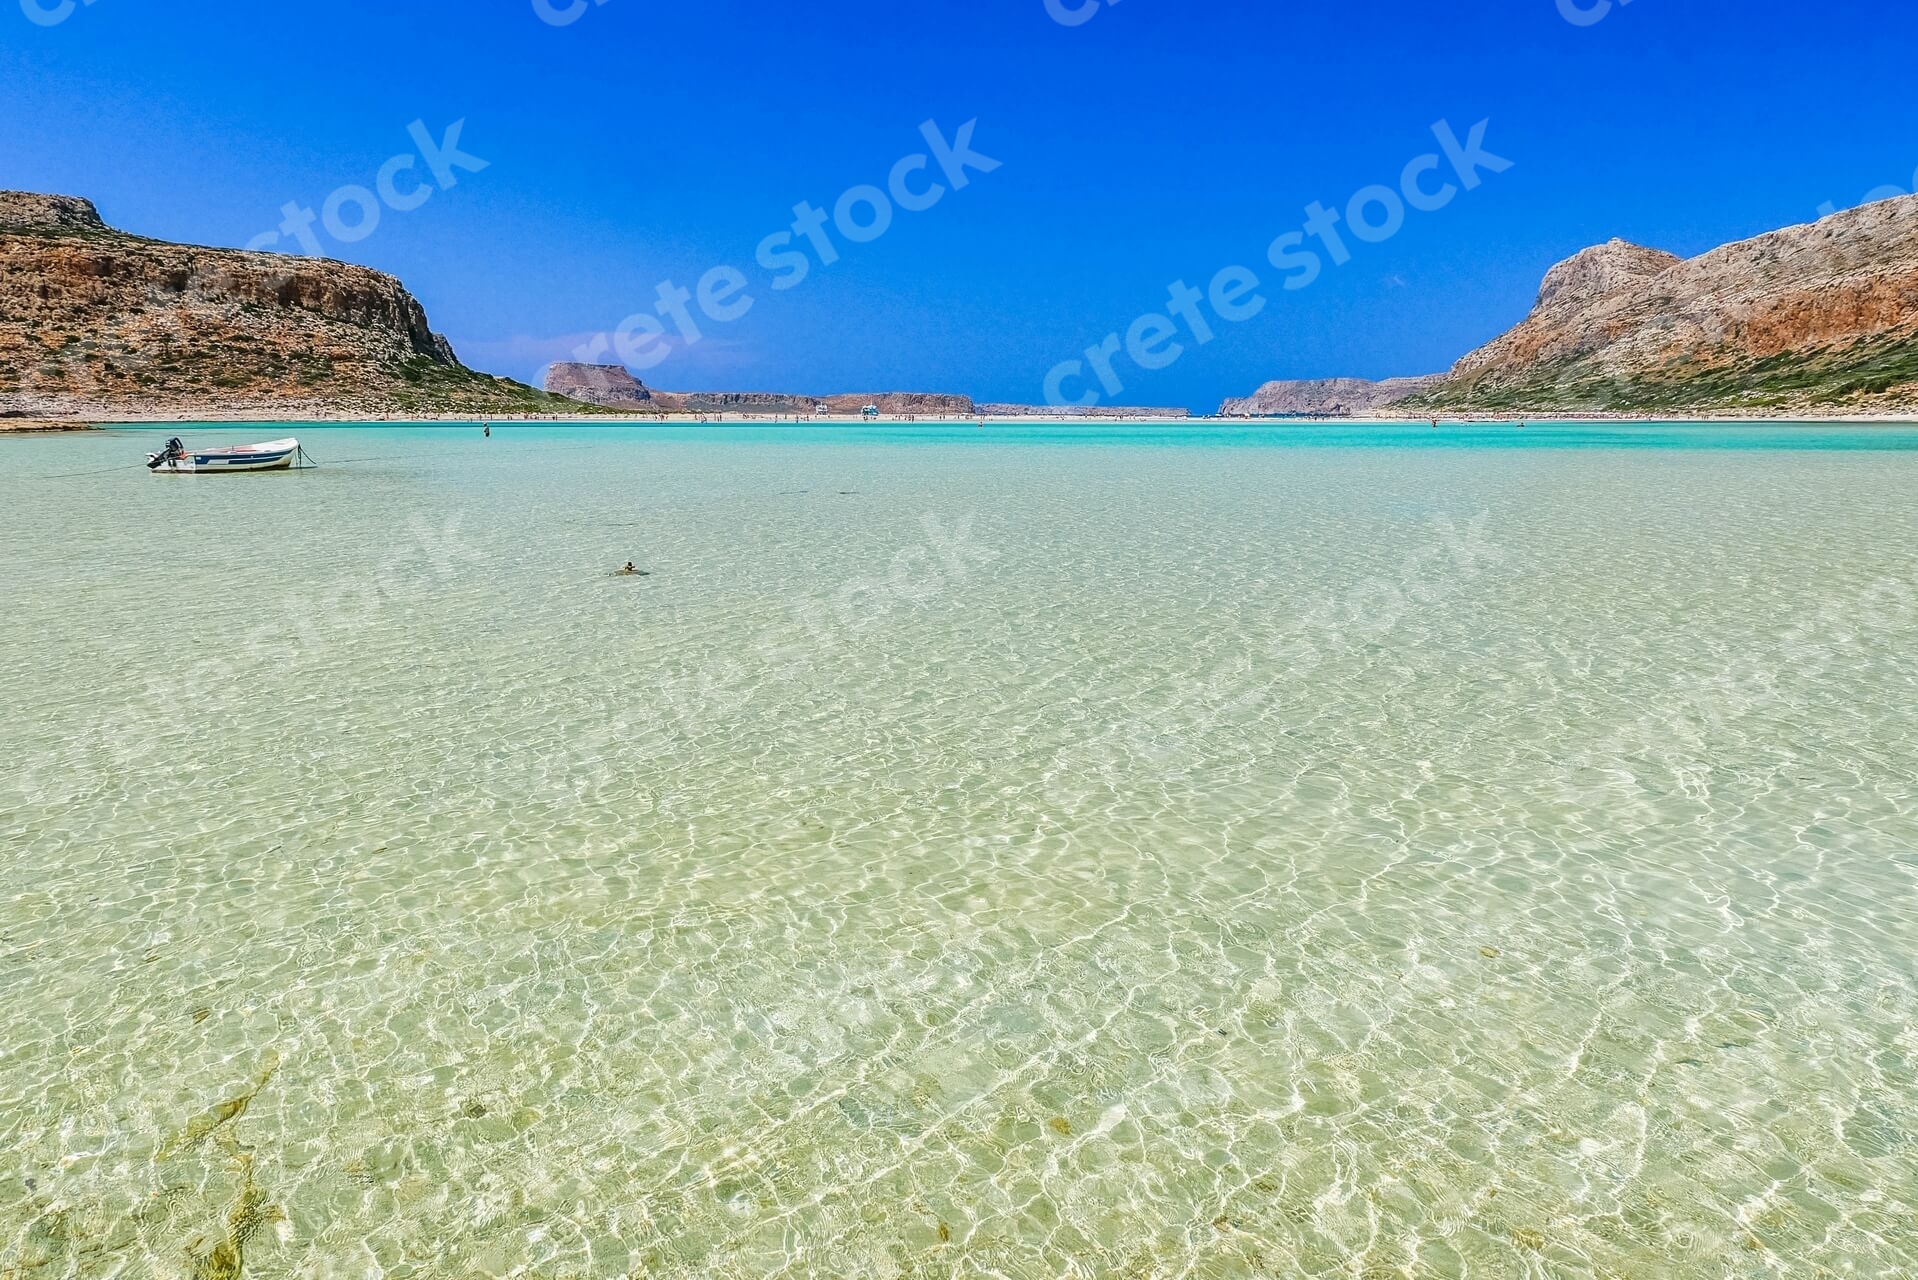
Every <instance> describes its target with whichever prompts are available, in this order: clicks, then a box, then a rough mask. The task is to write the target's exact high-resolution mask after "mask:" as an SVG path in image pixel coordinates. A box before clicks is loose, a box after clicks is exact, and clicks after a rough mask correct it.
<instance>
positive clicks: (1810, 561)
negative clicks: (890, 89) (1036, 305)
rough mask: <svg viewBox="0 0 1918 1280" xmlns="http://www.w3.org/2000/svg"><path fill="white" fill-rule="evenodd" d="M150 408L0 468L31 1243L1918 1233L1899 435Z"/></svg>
mask: <svg viewBox="0 0 1918 1280" xmlns="http://www.w3.org/2000/svg"><path fill="white" fill-rule="evenodd" d="M176 430H177V431H179V433H180V434H184V435H187V436H188V438H189V440H190V441H192V442H204V443H237V442H244V441H247V440H250V439H254V438H266V437H267V436H271V435H279V434H284V432H282V431H280V430H278V429H267V430H265V431H264V432H263V431H262V429H260V428H245V427H241V428H232V427H220V428H196V429H193V430H182V429H176ZM172 433H173V432H167V431H159V432H128V433H113V434H108V435H102V436H97V437H86V438H78V437H68V438H35V439H0V539H3V540H4V541H3V542H0V546H4V550H5V558H4V562H3V563H4V566H5V568H4V577H3V578H0V638H4V659H3V660H0V707H4V708H5V713H4V715H3V716H0V762H4V771H3V772H0V848H4V853H3V854H0V1275H5V1276H7V1277H9V1280H11V1278H12V1277H16V1276H19V1277H32V1278H34V1280H39V1278H40V1277H55V1276H74V1277H78V1276H128V1277H133V1276H182V1277H184V1276H195V1277H206V1276H233V1275H237V1274H244V1275H246V1276H249V1277H256V1276H257V1277H336V1276H337V1277H347V1276H352V1277H363V1276H382V1275H383V1276H388V1277H400V1276H408V1277H462V1278H464V1277H475V1276H507V1275H518V1276H541V1277H561V1276H578V1277H614V1276H626V1275H629V1274H630V1275H640V1274H645V1275H666V1276H701V1277H712V1276H757V1275H768V1274H776V1273H784V1274H793V1275H816V1276H854V1275H858V1276H893V1275H906V1274H913V1275H1003V1276H1031V1277H1058V1276H1067V1275H1084V1276H1092V1275H1098V1276H1106V1275H1112V1276H1179V1275H1191V1276H1208V1277H1210V1276H1296V1275H1341V1276H1368V1277H1372V1276H1401V1275H1413V1276H1468V1275H1469V1276H1475V1277H1476V1276H1625V1275H1630V1276H1713V1277H1718V1276H1773V1275H1780V1276H1782V1275H1793V1276H1796V1275H1821V1274H1834V1275H1845V1276H1887V1277H1889V1276H1907V1275H1910V1274H1912V1273H1913V1271H1914V1270H1918V1079H1915V1078H1914V1065H1918V986H1915V981H1918V980H1915V979H1914V972H1913V956H1914V954H1918V897H1914V888H1918V883H1915V882H1918V853H1915V852H1914V837H1915V836H1918V798H1915V797H1914V787H1915V786H1918V781H1915V780H1918V669H1915V668H1914V663H1913V661H1912V657H1911V655H1912V652H1913V642H1914V639H1918V565H1915V564H1914V547H1918V541H1915V540H1914V539H1915V535H1918V433H1913V432H1909V431H1902V430H1893V429H1863V428H1859V429H1850V428H1815V429H1805V428H1774V427H1762V428H1761V427H1752V428H1745V427H1712V428H1676V427H1672V428H1667V427H1642V428H1618V427H1590V426H1579V427H1563V428H1539V427H1530V428H1526V429H1525V430H1523V431H1521V430H1519V429H1517V428H1509V427H1505V428H1482V429H1476V430H1446V431H1433V430H1431V429H1430V428H1414V427H1392V428H1364V427H1354V426H1349V425H1346V426H1315V427H1280V428H1250V427H1248V428H1221V427H1216V426H1206V427H1202V428H1177V429H1173V428H1155V427H1129V428H1076V427H1075V428H1053V427H1034V428H1030V429H1020V430H1011V429H1002V428H996V427H995V428H989V429H986V430H983V431H982V430H978V429H976V428H973V427H970V426H962V425H957V424H950V425H941V426H931V427H917V428H905V427H873V428H860V429H835V430H831V431H825V430H819V431H815V430H811V429H794V428H783V429H746V428H712V429H707V430H693V429H663V430H662V429H608V428H574V429H559V428H551V429H543V428H542V429H534V428H524V427H514V426H508V427H503V428H499V429H496V431H495V434H494V437H493V439H491V440H490V441H487V440H482V439H481V438H480V437H479V434H478V432H477V431H474V430H468V429H461V430H450V429H447V430H425V429H415V430H402V429H394V428H382V429H377V430H374V429H366V430H360V429H302V430H301V431H300V434H301V436H302V438H303V439H304V440H305V442H306V444H307V445H308V447H309V448H310V449H311V450H312V451H313V452H314V453H315V454H317V455H318V456H319V457H320V458H321V459H322V460H323V461H326V462H328V463H330V464H332V465H329V466H326V467H323V468H322V469H320V470H318V471H314V472H310V473H305V474H297V475H265V476H245V477H153V476H148V475H146V474H145V473H144V472H143V471H142V470H140V469H139V468H138V467H137V466H135V467H130V468H129V467H125V466H123V464H125V463H127V462H129V461H132V462H137V460H138V458H139V456H140V455H141V454H142V453H143V452H144V451H145V450H146V449H148V448H151V447H156V446H157V443H158V441H159V440H160V439H161V438H162V437H164V436H165V435H167V434H172ZM349 460H351V461H349ZM114 467H119V468H121V469H118V470H104V469H106V468H114ZM81 472H96V473H97V474H88V475H76V474H73V473H81ZM628 559H633V560H636V561H637V562H638V563H639V565H640V566H641V567H642V568H645V569H648V570H650V571H651V576H649V577H637V578H615V577H612V576H610V575H609V571H610V570H612V569H614V568H616V567H617V566H618V565H620V564H621V563H623V562H624V561H626V560H628Z"/></svg>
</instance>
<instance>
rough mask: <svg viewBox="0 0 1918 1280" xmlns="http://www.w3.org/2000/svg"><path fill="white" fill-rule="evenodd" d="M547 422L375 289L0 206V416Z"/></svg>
mask: <svg viewBox="0 0 1918 1280" xmlns="http://www.w3.org/2000/svg"><path fill="white" fill-rule="evenodd" d="M554 407H556V406H554V405H553V403H552V402H551V401H550V400H549V399H548V398H547V397H545V396H542V395H541V394H540V393H538V392H535V391H534V390H533V389H532V388H531V387H527V386H524V385H522V384H519V383H516V382H510V381H507V380H506V379H503V378H493V377H488V376H487V375H485V374H480V373H475V372H474V371H473V370H471V369H468V368H466V367H465V366H464V365H462V364H461V363H460V362H459V359H458V357H456V356H455V355H454V354H453V349H452V347H451V346H450V345H448V344H447V341H446V339H445V338H443V337H441V336H439V335H438V334H436V333H434V332H433V331H432V328H431V327H430V326H429V325H428V323H427V319H426V313H425V311H424V310H423V309H422V308H421V306H420V304H419V302H418V301H417V300H415V299H414V297H413V296H412V295H411V294H409V293H408V292H407V291H406V289H405V288H404V287H403V286H402V285H401V284H400V282H399V281H397V280H395V279H394V278H393V277H391V276H388V275H383V274H381V273H380V272H377V271H373V270H370V269H368V268H366V267H358V266H352V265H350V264H347V263H342V262H333V261H329V260H324V259H315V258H294V257H287V256H283V255H280V254H267V253H246V252H242V251H239V250H234V249H210V248H200V247H197V246H192V245H181V244H170V243H166V242H164V241H159V240H147V239H143V238H141V237H138V236H133V235H128V234H126V233H124V232H120V231H116V230H114V229H113V228H111V227H109V226H107V225H106V224H105V223H104V222H103V221H101V218H100V215H99V213H98V212H97V211H96V210H95V209H94V207H93V205H92V204H91V203H90V202H88V201H86V200H80V199H76V198H73V197H70V196H45V195H33V194H28V193H24V192H0V413H15V414H25V415H35V416H41V417H68V416H87V415H102V416H138V415H149V414H150V415H161V414H177V413H184V414H195V413H206V412H215V413H224V414H230V413H232V412H233V411H235V410H242V411H258V412H260V413H262V414H270V415H274V416H285V415H287V414H289V413H298V412H314V413H363V414H384V413H408V412H438V411H453V412H464V411H475V412H487V411H494V412H512V411H526V410H542V409H551V408H554ZM575 407H576V406H575Z"/></svg>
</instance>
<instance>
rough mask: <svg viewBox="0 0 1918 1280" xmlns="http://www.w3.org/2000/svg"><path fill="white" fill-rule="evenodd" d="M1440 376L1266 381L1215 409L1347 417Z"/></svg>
mask: <svg viewBox="0 0 1918 1280" xmlns="http://www.w3.org/2000/svg"><path fill="white" fill-rule="evenodd" d="M1442 376H1443V375H1437V374H1435V375H1433V376H1431V377H1425V378H1387V379H1385V380H1384V381H1383V382H1371V381H1368V380H1366V379H1364V378H1318V379H1313V380H1306V381H1296V382H1284V381H1281V382H1268V383H1266V384H1265V385H1264V386H1262V387H1260V388H1259V389H1258V390H1257V391H1255V392H1253V393H1252V394H1251V395H1249V396H1247V397H1245V398H1244V399H1242V400H1227V401H1226V402H1225V403H1224V404H1223V405H1221V406H1220V407H1219V416H1220V417H1224V418H1258V417H1272V416H1286V415H1292V416H1301V417H1306V416H1314V417H1329V418H1349V417H1351V416H1352V415H1354V414H1360V413H1372V412H1374V411H1376V410H1379V409H1383V408H1385V407H1386V406H1388V405H1393V404H1397V403H1398V402H1399V401H1401V400H1404V399H1406V398H1407V397H1408V396H1412V395H1416V394H1417V393H1419V392H1421V391H1426V390H1429V389H1430V388H1431V387H1433V386H1434V385H1436V384H1437V383H1438V381H1439V379H1440V378H1441V377H1442Z"/></svg>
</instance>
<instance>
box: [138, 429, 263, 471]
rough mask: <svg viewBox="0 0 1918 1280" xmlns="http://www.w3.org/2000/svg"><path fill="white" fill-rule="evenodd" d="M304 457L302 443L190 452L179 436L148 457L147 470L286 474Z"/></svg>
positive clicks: (242, 446)
mask: <svg viewBox="0 0 1918 1280" xmlns="http://www.w3.org/2000/svg"><path fill="white" fill-rule="evenodd" d="M299 453H300V442H299V441H298V440H292V439H288V440H269V441H267V442H266V443H265V444H242V445H234V446H232V447H231V448H226V449H189V448H187V447H186V446H185V445H183V444H181V443H180V438H179V437H178V436H175V437H174V438H173V439H171V440H169V441H167V442H166V448H164V449H162V450H161V451H160V452H158V453H149V454H148V455H147V470H149V471H152V472H155V473H156V474H163V475H187V474H196V473H205V472H215V471H285V470H287V469H289V468H290V467H292V465H293V459H294V458H296V457H298V456H299Z"/></svg>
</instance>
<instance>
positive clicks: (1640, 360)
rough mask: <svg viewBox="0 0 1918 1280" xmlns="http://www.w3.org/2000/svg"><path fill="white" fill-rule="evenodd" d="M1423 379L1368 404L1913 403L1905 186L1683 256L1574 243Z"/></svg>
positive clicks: (1570, 407)
mask: <svg viewBox="0 0 1918 1280" xmlns="http://www.w3.org/2000/svg"><path fill="white" fill-rule="evenodd" d="M1426 381H1427V385H1425V386H1422V387H1416V388H1414V389H1413V390H1411V391H1410V392H1408V393H1407V394H1404V395H1400V396H1396V397H1395V398H1393V399H1392V400H1391V401H1389V402H1387V403H1386V404H1384V405H1381V406H1377V407H1381V408H1384V409H1386V411H1388V412H1391V413H1398V414H1404V415H1407V416H1415V415H1418V414H1421V413H1425V412H1428V411H1438V412H1480V411H1483V412H1505V413H1526V414H1545V413H1578V412H1632V413H1662V412H1673V413H1718V412H1722V413H1767V414H1808V415H1817V414H1832V413H1847V412H1850V413H1865V412H1909V411H1912V410H1914V409H1918V196H1905V197H1902V198H1899V199H1896V200H1886V201H1883V202H1881V203H1878V204H1869V205H1864V206H1862V207H1860V208H1857V209H1851V210H1847V211H1845V212H1843V213H1838V214H1834V215H1832V216H1831V217H1828V218H1825V219H1824V220H1823V221H1820V222H1817V223H1812V224H1810V225H1806V226H1797V227H1787V228H1785V229H1784V230H1782V231H1773V232H1769V233H1767V234H1765V235H1762V236H1757V237H1755V238H1753V239H1750V240H1742V241H1739V242H1737V243H1735V244H1729V245H1725V246H1723V247H1722V248H1718V249H1714V250H1712V251H1711V252H1709V253H1706V254H1703V255H1701V256H1699V257H1696V258H1691V259H1681V258H1678V257H1676V256H1674V255H1672V254H1669V253H1664V252H1661V251H1659V250H1656V249H1646V248H1642V247H1640V246H1638V245H1632V244H1627V243H1625V242H1624V241H1622V240H1613V241H1611V242H1610V243H1609V244H1603V245H1598V246H1595V247H1593V248H1590V249H1586V250H1585V251H1583V252H1582V253H1579V254H1576V255H1575V256H1573V257H1571V258H1568V259H1567V260H1566V261H1564V262H1561V263H1559V264H1558V265H1557V266H1555V267H1553V268H1552V269H1551V270H1550V271H1549V272H1547V273H1546V276H1545V280H1544V283H1543V284H1542V286H1541V287H1540V289H1539V294H1538V299H1537V301H1536V303H1535V304H1534V305H1533V307H1532V311H1531V314H1530V315H1528V316H1527V317H1526V318H1525V319H1524V321H1523V322H1521V323H1520V324H1519V325H1518V326H1517V327H1515V328H1513V329H1511V330H1510V331H1509V332H1507V333H1505V334H1503V335H1501V336H1500V337H1498V338H1496V339H1494V340H1493V341H1492V342H1490V343H1487V344H1486V345H1485V346H1483V347H1480V348H1479V349H1478V350H1476V351H1473V352H1472V353H1470V354H1469V355H1467V356H1465V357H1464V358H1463V359H1461V360H1460V361H1459V362H1458V363H1457V364H1456V365H1454V366H1453V367H1452V371H1451V372H1450V373H1449V374H1446V375H1443V376H1442V377H1438V378H1435V379H1430V380H1426ZM1319 385H1329V384H1272V386H1276V387H1279V388H1281V390H1282V391H1283V389H1284V388H1286V387H1291V388H1294V389H1295V390H1294V391H1293V392H1291V393H1286V394H1281V393H1278V392H1275V394H1274V395H1273V396H1272V397H1270V398H1267V397H1266V391H1267V390H1271V389H1272V387H1271V386H1269V387H1268V388H1264V389H1261V392H1260V393H1259V395H1257V396H1254V397H1252V398H1251V400H1248V401H1227V402H1226V407H1225V409H1224V412H1227V413H1231V412H1234V411H1235V407H1236V406H1243V405H1250V404H1255V403H1258V402H1261V401H1262V400H1263V401H1265V402H1267V403H1291V402H1293V399H1305V400H1309V398H1310V397H1309V395H1306V394H1305V393H1304V392H1300V391H1297V390H1296V389H1297V388H1304V387H1313V386H1319ZM1340 385H1343V384H1340ZM1381 385H1387V384H1381ZM1288 395H1290V396H1291V397H1292V399H1288V398H1287V396H1288ZM1252 411H1254V412H1257V411H1259V410H1256V409H1254V410H1252Z"/></svg>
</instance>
